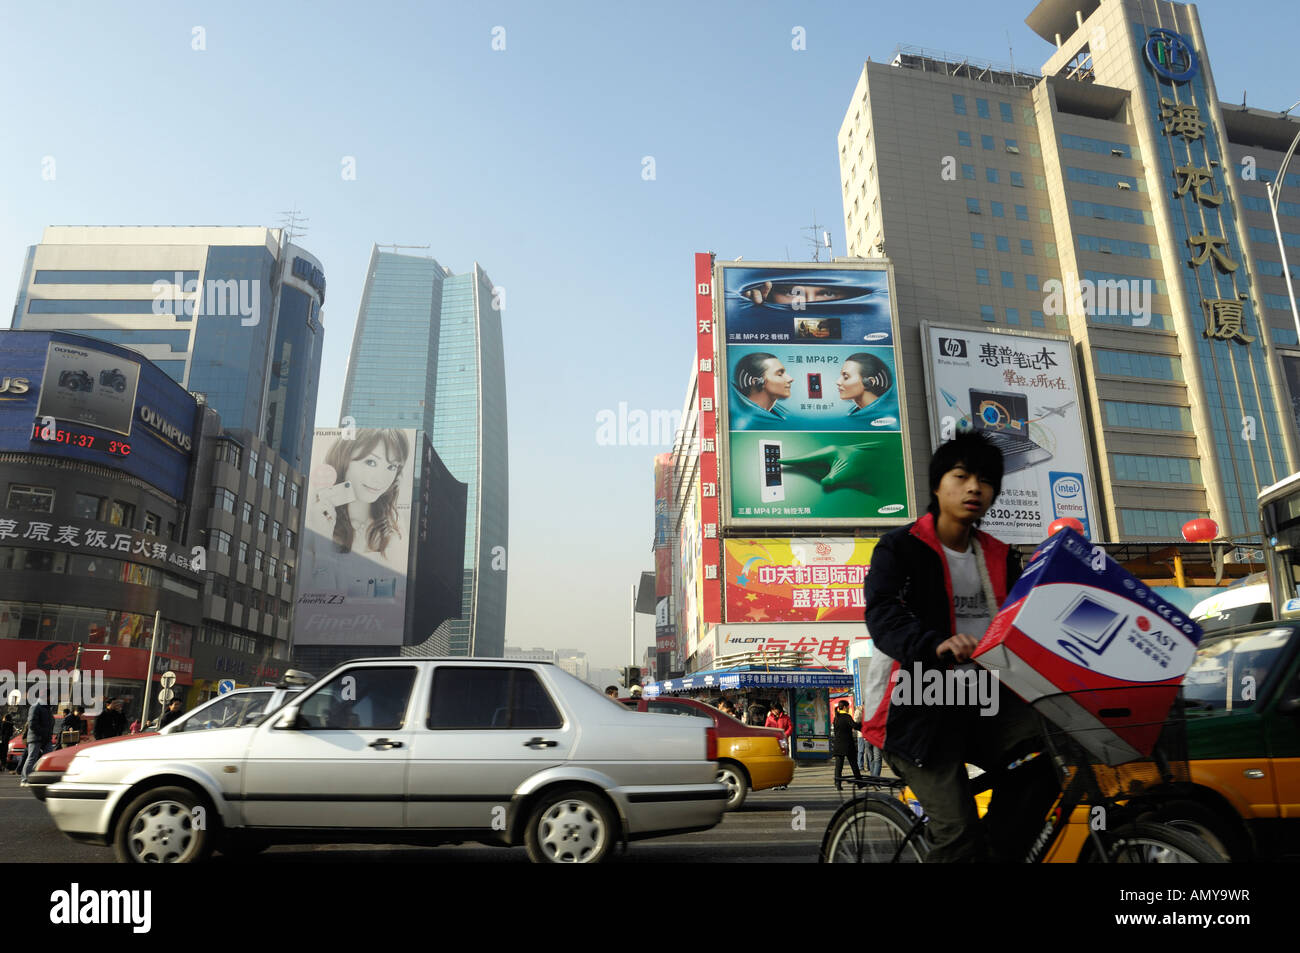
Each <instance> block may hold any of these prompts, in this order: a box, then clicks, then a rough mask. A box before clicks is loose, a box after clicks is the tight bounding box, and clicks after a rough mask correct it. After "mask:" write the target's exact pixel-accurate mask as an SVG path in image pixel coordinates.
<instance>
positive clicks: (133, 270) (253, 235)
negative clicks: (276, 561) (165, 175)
mask: <svg viewBox="0 0 1300 953" xmlns="http://www.w3.org/2000/svg"><path fill="white" fill-rule="evenodd" d="M324 301H325V277H324V273H323V272H322V270H321V266H320V262H319V261H318V260H317V259H316V258H314V257H313V256H312V255H311V254H309V253H308V252H306V251H304V250H303V249H302V248H299V247H298V246H296V245H293V244H291V243H290V242H289V240H288V237H287V235H286V234H285V233H284V232H283V231H282V230H281V229H273V228H243V227H237V228H226V227H178V228H172V227H80V226H78V227H62V226H55V227H50V228H47V229H46V230H45V234H44V236H43V238H42V240H41V243H40V244H39V245H35V246H33V247H32V248H30V249H29V250H28V254H27V257H26V260H25V262H24V266H23V275H22V280H21V282H20V284H19V288H18V300H17V303H16V305H15V307H14V315H13V327H14V328H25V329H31V330H61V331H75V332H77V333H78V334H84V335H86V336H88V337H92V338H97V339H99V340H101V341H108V342H111V343H114V344H122V345H125V346H127V347H130V348H132V349H133V350H136V351H138V352H140V353H141V354H143V355H144V356H145V357H147V358H149V359H150V360H151V361H153V363H154V364H155V365H156V366H158V367H159V368H161V369H162V370H163V371H165V372H166V373H167V374H168V375H169V376H170V377H171V378H172V379H173V380H174V381H176V382H177V383H178V384H181V385H182V386H184V387H185V388H186V389H187V390H189V391H190V392H191V393H193V394H196V395H199V396H201V397H202V398H203V399H204V400H205V402H206V403H207V404H208V406H210V407H212V408H213V409H214V410H216V411H217V412H218V413H219V414H220V415H221V420H222V424H223V426H225V427H227V428H228V429H231V430H246V431H252V432H253V433H255V434H257V435H258V437H259V438H260V439H262V440H265V442H266V443H267V444H268V445H269V446H270V447H271V448H272V449H273V450H274V451H275V453H276V454H277V455H278V456H279V457H280V458H281V459H283V460H284V461H285V462H286V463H287V464H289V466H290V467H293V468H294V469H295V470H298V471H299V472H301V471H303V470H305V469H306V467H307V464H308V462H309V460H310V458H311V442H312V435H313V428H314V427H315V419H316V391H317V386H318V384H319V379H320V361H321V352H322V339H323V335H324V331H323V328H322V324H321V307H322V305H323V304H324Z"/></svg>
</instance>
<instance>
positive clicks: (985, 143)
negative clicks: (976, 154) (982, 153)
mask: <svg viewBox="0 0 1300 953" xmlns="http://www.w3.org/2000/svg"><path fill="white" fill-rule="evenodd" d="M980 145H981V146H982V147H983V148H985V149H987V150H988V151H989V152H992V151H993V137H992V136H980Z"/></svg>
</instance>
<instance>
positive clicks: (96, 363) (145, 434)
mask: <svg viewBox="0 0 1300 953" xmlns="http://www.w3.org/2000/svg"><path fill="white" fill-rule="evenodd" d="M0 355H3V356H2V357H0V452H2V451H9V452H15V453H39V454H46V455H50V456H57V457H64V458H68V459H72V460H79V461H82V462H85V463H93V464H97V465H99V466H106V467H112V468H113V469H115V470H120V471H122V472H124V473H128V474H130V475H131V476H134V477H137V478H139V479H141V480H144V481H145V482H146V483H149V484H150V485H151V486H154V487H157V488H158V489H160V490H162V491H163V492H164V493H166V494H167V495H168V496H171V497H172V498H173V499H177V500H182V499H184V498H185V493H186V485H187V483H188V481H189V474H190V463H191V459H192V455H193V454H192V451H193V448H194V443H195V439H196V437H195V431H196V429H197V427H198V403H197V402H196V401H195V399H194V398H193V397H191V396H190V395H189V394H188V393H187V392H186V390H185V388H183V387H181V386H180V385H179V384H177V383H176V382H175V381H173V380H172V379H171V378H170V377H168V376H167V375H166V374H165V373H164V372H163V371H162V370H160V369H159V368H158V367H156V366H155V365H153V364H151V363H150V362H149V361H147V360H145V359H144V358H142V357H141V356H140V355H139V354H137V353H136V352H134V351H131V350H129V349H127V348H123V347H118V346H117V345H115V344H108V343H106V342H103V341H97V340H94V339H92V338H89V337H84V336H82V335H78V334H72V333H65V332H59V331H22V330H17V331H15V330H0Z"/></svg>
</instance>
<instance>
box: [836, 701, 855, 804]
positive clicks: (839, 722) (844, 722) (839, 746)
mask: <svg viewBox="0 0 1300 953" xmlns="http://www.w3.org/2000/svg"><path fill="white" fill-rule="evenodd" d="M855 715H856V717H854V716H855ZM861 730H862V709H861V708H859V709H858V710H857V711H856V712H855V713H854V714H853V715H850V714H849V703H848V702H847V701H843V700H841V701H840V703H839V704H838V705H837V706H836V707H835V722H834V723H833V724H832V726H831V754H833V755H835V790H837V791H843V790H844V762H845V761H846V760H847V761H848V763H849V767H850V768H852V769H853V779H854V780H855V781H861V780H862V772H861V771H860V770H858V762H857V760H856V757H855V756H856V754H857V743H856V742H855V741H854V740H853V734H854V732H856V731H861Z"/></svg>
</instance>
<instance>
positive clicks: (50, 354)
mask: <svg viewBox="0 0 1300 953" xmlns="http://www.w3.org/2000/svg"><path fill="white" fill-rule="evenodd" d="M43 381H44V386H43V387H42V388H41V400H40V404H39V405H38V406H37V408H36V416H38V417H53V418H54V419H55V420H66V421H69V422H71V423H77V424H89V425H90V426H93V427H98V428H100V429H101V430H111V431H113V432H114V433H120V434H123V435H124V436H125V435H128V434H130V433H131V411H132V410H133V409H134V407H135V390H136V386H137V385H138V384H139V382H140V365H139V363H137V362H136V361H129V360H127V359H126V358H124V357H121V356H120V355H117V354H110V353H107V352H105V351H101V350H98V349H92V348H89V347H80V346H78V345H73V344H67V343H64V342H62V341H51V342H50V345H49V349H48V351H47V352H46V357H45V374H44V377H43Z"/></svg>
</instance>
